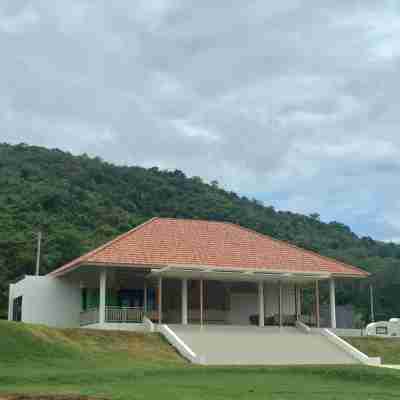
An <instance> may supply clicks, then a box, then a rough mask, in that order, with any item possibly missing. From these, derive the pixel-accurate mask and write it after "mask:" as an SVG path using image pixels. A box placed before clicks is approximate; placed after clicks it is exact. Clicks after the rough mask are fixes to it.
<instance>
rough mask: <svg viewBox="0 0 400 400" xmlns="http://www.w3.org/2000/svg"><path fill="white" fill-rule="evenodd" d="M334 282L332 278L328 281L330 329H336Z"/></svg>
mask: <svg viewBox="0 0 400 400" xmlns="http://www.w3.org/2000/svg"><path fill="white" fill-rule="evenodd" d="M335 291H336V289H335V280H334V279H333V278H332V279H331V280H330V281H329V298H330V309H331V328H333V329H335V328H336V293H335Z"/></svg>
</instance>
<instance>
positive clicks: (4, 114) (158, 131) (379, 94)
mask: <svg viewBox="0 0 400 400" xmlns="http://www.w3.org/2000/svg"><path fill="white" fill-rule="evenodd" d="M0 50H1V51H0V57H1V59H0V141H6V142H11V143H17V142H21V141H23V142H27V143H30V144H37V145H44V146H47V147H58V148H61V149H64V150H69V151H71V152H73V153H83V152H87V153H89V154H91V155H99V156H101V157H102V158H104V159H106V160H109V161H113V162H115V163H118V164H129V165H143V166H153V165H157V166H159V167H161V168H169V169H175V168H178V169H181V170H183V171H184V172H186V173H187V174H188V175H199V176H201V177H203V178H205V179H207V180H213V179H216V180H218V181H219V182H220V184H221V185H222V186H224V187H226V188H229V189H233V190H236V191H238V192H240V193H242V194H246V195H249V196H250V197H256V198H258V199H260V200H263V201H265V202H266V204H273V205H274V206H276V207H277V208H279V209H287V210H293V211H298V212H301V213H306V214H309V213H312V212H318V213H320V214H321V216H322V218H323V219H324V220H328V221H329V220H339V221H342V222H344V223H346V224H349V225H350V226H351V227H352V228H353V229H354V230H355V231H356V232H357V233H359V234H362V235H370V236H373V237H376V238H378V239H382V240H390V239H393V240H400V187H399V184H398V180H399V176H400V134H399V126H400V124H399V122H400V109H399V93H400V74H399V72H400V2H399V1H397V0H394V1H384V0H379V1H372V0H360V1H355V0H331V1H320V0H303V1H301V0H281V1H279V2H275V1H273V2H272V1H271V2H270V1H265V0H260V1H222V0H219V1H215V0H212V1H209V0H202V1H189V0H186V1H183V0H182V1H179V0H143V1H133V0H127V1H114V2H112V1H93V0H90V1H74V0H65V1H64V0H58V1H49V0H47V1H41V0H35V1H22V0H10V1H7V0H0Z"/></svg>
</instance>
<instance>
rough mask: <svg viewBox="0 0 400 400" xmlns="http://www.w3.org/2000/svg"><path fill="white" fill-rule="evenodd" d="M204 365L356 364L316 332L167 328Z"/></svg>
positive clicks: (227, 327) (230, 328)
mask: <svg viewBox="0 0 400 400" xmlns="http://www.w3.org/2000/svg"><path fill="white" fill-rule="evenodd" d="M168 327H169V329H170V330H171V331H173V333H174V334H175V335H176V337H178V338H179V339H180V341H182V342H183V343H184V344H185V345H186V346H187V347H188V348H189V349H191V350H192V351H193V353H195V354H196V356H197V359H198V360H201V361H200V362H201V363H203V364H207V365H299V364H304V365H305V364H358V363H360V361H359V360H357V359H356V358H355V357H353V356H352V355H351V354H350V353H349V352H347V351H345V350H343V349H342V348H340V347H338V346H337V345H336V344H335V343H332V342H331V341H330V340H329V339H328V338H327V337H326V336H324V335H323V334H321V332H319V331H311V332H310V333H305V332H302V331H301V330H299V329H297V328H294V327H284V328H279V327H264V328H259V327H256V326H224V325H207V326H203V327H200V326H198V325H168Z"/></svg>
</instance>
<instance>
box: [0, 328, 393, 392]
mask: <svg viewBox="0 0 400 400" xmlns="http://www.w3.org/2000/svg"><path fill="white" fill-rule="evenodd" d="M0 393H2V394H7V393H48V394H67V393H70V394H81V395H89V396H100V397H106V398H110V399H121V400H124V399H127V400H128V399H129V400H131V399H156V398H162V399H164V400H168V399H174V400H176V399H193V400H196V399H220V400H223V399H280V400H285V399H296V400H301V399H307V400H314V399H329V400H333V399H341V400H346V399H352V400H353V399H354V400H357V399H360V400H361V399H362V400H365V399H372V400H373V399H376V400H378V399H379V400H382V399H397V398H398V397H399V396H400V372H398V371H392V370H384V369H378V368H367V367H330V368H327V367H279V368H277V367H274V368H272V367H271V368H268V367H265V368H260V367H257V368H256V367H254V368H252V367H248V368H244V367H240V368H234V367H232V368H226V367H223V368H222V367H220V368H217V367H199V366H193V365H189V364H187V363H186V362H185V361H183V360H182V359H181V358H180V357H179V356H178V355H177V354H176V353H175V352H174V351H173V350H172V349H171V348H170V347H169V346H168V344H166V343H165V342H164V341H163V340H162V338H160V337H159V336H158V335H156V334H134V333H121V332H100V331H89V330H78V329H50V328H46V327H42V326H34V325H26V324H16V323H9V322H1V321H0Z"/></svg>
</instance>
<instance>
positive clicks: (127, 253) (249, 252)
mask: <svg viewBox="0 0 400 400" xmlns="http://www.w3.org/2000/svg"><path fill="white" fill-rule="evenodd" d="M90 263H93V264H104V265H107V264H113V265H127V266H132V267H134V266H143V265H149V266H150V265H155V266H163V265H177V266H179V265H198V266H211V267H227V268H240V269H260V270H271V271H284V272H293V273H296V272H297V273H302V272H303V273H304V272H326V273H330V274H334V275H347V276H360V277H364V276H368V273H367V272H365V271H362V270H361V269H359V268H356V267H354V266H351V265H347V264H344V263H342V262H340V261H337V260H334V259H331V258H327V257H323V256H321V255H319V254H317V253H314V252H311V251H307V250H304V249H301V248H299V247H296V246H293V245H291V244H289V243H286V242H283V241H279V240H276V239H273V238H271V237H269V236H266V235H262V234H260V233H257V232H255V231H252V230H250V229H246V228H243V227H241V226H238V225H234V224H232V223H228V222H215V221H201V220H185V219H172V218H153V219H151V220H149V221H147V222H145V223H144V224H142V225H140V226H138V227H136V228H134V229H132V230H130V231H128V232H126V233H125V234H123V235H121V236H118V237H117V238H116V239H114V240H112V241H111V242H108V243H106V244H105V245H103V246H101V247H99V248H98V249H95V250H93V251H91V252H89V253H87V254H85V255H83V256H81V257H79V258H77V259H75V260H73V261H71V262H70V263H68V264H66V265H64V266H62V267H60V268H59V269H57V270H55V271H53V272H52V273H51V275H58V274H60V273H62V272H65V271H67V270H69V269H71V268H74V267H76V266H77V265H81V264H90Z"/></svg>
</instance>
